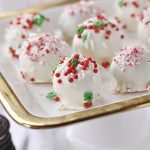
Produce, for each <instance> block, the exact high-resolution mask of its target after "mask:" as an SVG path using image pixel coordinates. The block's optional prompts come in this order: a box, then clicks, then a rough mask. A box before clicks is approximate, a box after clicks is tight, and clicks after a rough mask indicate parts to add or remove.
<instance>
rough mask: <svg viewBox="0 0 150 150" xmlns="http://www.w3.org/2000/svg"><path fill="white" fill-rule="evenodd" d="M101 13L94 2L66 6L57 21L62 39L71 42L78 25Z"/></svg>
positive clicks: (81, 2)
mask: <svg viewBox="0 0 150 150" xmlns="http://www.w3.org/2000/svg"><path fill="white" fill-rule="evenodd" d="M101 13H102V11H101V10H100V8H99V7H98V6H97V5H96V3H95V2H94V1H80V2H78V3H75V4H72V5H70V6H68V7H67V8H66V9H65V10H64V12H63V13H62V14H61V16H60V20H59V25H60V28H61V31H62V34H63V37H64V39H65V40H66V41H68V42H71V41H72V39H73V37H74V35H75V30H76V27H77V25H78V24H80V23H82V22H83V21H85V20H87V19H88V18H91V17H95V16H98V15H100V14H101Z"/></svg>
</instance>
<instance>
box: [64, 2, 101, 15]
mask: <svg viewBox="0 0 150 150" xmlns="http://www.w3.org/2000/svg"><path fill="white" fill-rule="evenodd" d="M67 12H68V14H70V15H71V16H74V15H80V16H81V17H86V16H89V17H92V16H97V15H100V14H101V13H102V11H101V10H100V8H98V7H97V6H96V5H95V3H94V2H93V1H87V2H86V1H80V2H78V3H76V4H73V5H70V6H68V7H67Z"/></svg>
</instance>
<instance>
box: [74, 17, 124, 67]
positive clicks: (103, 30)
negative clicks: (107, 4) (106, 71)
mask: <svg viewBox="0 0 150 150" xmlns="http://www.w3.org/2000/svg"><path fill="white" fill-rule="evenodd" d="M123 39H124V34H123V33H122V30H121V29H119V28H118V26H117V25H115V24H113V23H111V22H110V21H108V20H107V19H106V18H105V17H103V16H99V17H95V18H91V19H88V20H87V21H85V22H83V23H82V24H80V25H79V26H78V32H77V33H76V35H75V37H74V40H73V50H74V53H79V54H82V55H84V56H87V57H92V58H93V59H95V60H96V61H97V63H98V64H99V65H102V66H103V67H104V68H107V67H108V66H107V65H106V66H105V64H110V63H111V61H112V58H113V56H114V54H115V52H116V51H119V50H120V49H121V47H122V41H123Z"/></svg>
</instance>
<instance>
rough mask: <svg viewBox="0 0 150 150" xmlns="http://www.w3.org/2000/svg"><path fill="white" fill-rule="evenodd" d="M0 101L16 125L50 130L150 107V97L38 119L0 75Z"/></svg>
mask: <svg viewBox="0 0 150 150" xmlns="http://www.w3.org/2000/svg"><path fill="white" fill-rule="evenodd" d="M0 101H1V103H2V105H3V107H4V108H5V110H6V111H7V112H8V114H9V115H10V116H11V117H12V119H13V120H15V121H16V122H17V123H19V124H21V125H24V126H27V127H30V128H38V129H39V128H51V127H58V126H64V125H67V124H71V123H75V122H81V121H84V120H89V119H93V118H97V117H104V116H108V115H112V114H115V113H120V112H124V111H129V110H134V109H138V108H143V107H146V106H149V105H150V95H146V96H141V97H138V98H133V99H129V100H126V101H122V102H117V103H113V104H108V105H106V106H102V107H99V108H92V109H89V110H84V111H80V112H75V113H72V114H68V115H62V116H59V117H38V116H34V115H32V114H31V113H29V112H28V111H27V110H26V109H25V107H24V106H23V105H22V104H21V103H20V100H19V99H18V97H17V96H16V95H15V93H14V92H13V90H12V89H11V87H10V86H9V84H8V83H7V81H6V80H5V78H4V77H3V75H2V74H0Z"/></svg>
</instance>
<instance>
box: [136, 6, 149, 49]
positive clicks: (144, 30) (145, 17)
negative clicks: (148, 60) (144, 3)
mask: <svg viewBox="0 0 150 150" xmlns="http://www.w3.org/2000/svg"><path fill="white" fill-rule="evenodd" d="M138 37H139V39H140V40H141V41H142V42H144V43H145V44H146V45H147V46H150V8H148V9H146V10H144V11H143V12H142V13H140V15H139V24H138Z"/></svg>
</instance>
